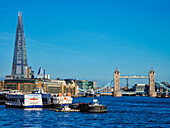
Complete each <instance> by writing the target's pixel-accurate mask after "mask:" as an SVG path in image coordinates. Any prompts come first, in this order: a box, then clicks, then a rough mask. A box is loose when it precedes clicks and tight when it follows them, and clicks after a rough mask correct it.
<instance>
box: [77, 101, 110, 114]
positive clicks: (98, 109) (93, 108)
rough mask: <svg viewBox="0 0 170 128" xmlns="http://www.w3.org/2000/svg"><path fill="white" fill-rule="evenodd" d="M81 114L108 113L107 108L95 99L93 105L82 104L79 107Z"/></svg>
mask: <svg viewBox="0 0 170 128" xmlns="http://www.w3.org/2000/svg"><path fill="white" fill-rule="evenodd" d="M78 109H80V112H89V113H105V112H107V106H105V105H100V104H99V103H98V100H97V99H93V104H92V103H88V104H86V103H81V104H79V105H78Z"/></svg>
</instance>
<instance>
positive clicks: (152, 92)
mask: <svg viewBox="0 0 170 128" xmlns="http://www.w3.org/2000/svg"><path fill="white" fill-rule="evenodd" d="M156 96H157V92H156V91H155V71H154V70H153V68H151V70H149V97H156Z"/></svg>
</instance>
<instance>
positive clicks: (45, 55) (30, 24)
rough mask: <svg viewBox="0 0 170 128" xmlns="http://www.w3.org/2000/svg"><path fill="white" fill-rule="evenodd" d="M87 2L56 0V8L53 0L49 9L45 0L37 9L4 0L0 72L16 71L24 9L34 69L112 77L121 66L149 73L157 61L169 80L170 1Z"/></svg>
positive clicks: (158, 75) (123, 71) (159, 70)
mask: <svg viewBox="0 0 170 128" xmlns="http://www.w3.org/2000/svg"><path fill="white" fill-rule="evenodd" d="M11 2H12V1H11ZM125 2H126V1H124V2H123V3H124V4H125ZM54 3H55V2H54ZM87 3H89V4H87ZM87 3H85V2H78V1H76V3H71V2H69V1H67V3H66V4H64V2H61V1H57V2H56V3H55V4H56V6H57V7H58V8H57V9H56V7H55V6H52V5H51V4H50V6H52V8H51V9H50V8H48V9H47V10H46V11H44V10H43V7H45V2H42V3H41V4H40V6H38V8H35V7H36V5H38V3H35V5H34V6H33V9H32V10H31V9H29V8H28V7H25V6H21V5H23V3H22V2H21V3H20V6H21V7H20V6H19V5H17V6H16V7H15V6H13V7H11V5H12V3H11V4H9V7H6V6H4V7H3V4H2V5H0V10H1V11H0V14H1V15H2V17H3V19H2V20H1V21H0V24H1V25H0V28H1V30H0V57H1V60H2V64H1V67H0V71H1V72H0V73H1V74H0V77H5V75H8V74H10V72H11V63H12V57H13V52H11V51H13V49H14V43H15V32H16V23H17V20H16V19H17V13H18V11H22V12H23V22H24V30H25V35H26V36H25V38H26V44H27V46H26V47H27V54H28V55H27V56H28V64H29V65H31V66H32V68H33V70H34V71H35V74H36V73H37V72H38V69H39V67H43V68H45V69H46V71H47V73H48V74H50V75H51V76H52V78H57V77H61V78H76V79H90V80H101V81H104V80H105V81H109V80H112V78H113V71H114V69H116V67H117V68H118V69H120V72H121V75H148V72H149V69H150V68H151V67H153V68H154V69H155V70H156V78H157V79H158V80H160V81H167V82H170V77H169V71H170V69H169V65H170V60H169V57H170V51H169V50H168V49H169V46H170V44H169V41H170V39H169V34H170V32H169V31H168V30H169V27H170V26H169V23H170V22H169V21H170V19H169V17H168V13H169V12H170V9H169V8H168V6H169V5H170V3H169V2H168V1H163V2H161V1H155V2H154V1H152V2H151V1H150V2H148V1H143V2H135V1H132V4H130V5H129V6H130V7H127V6H125V5H123V4H122V3H120V2H118V1H114V2H112V1H108V2H102V1H98V2H97V1H93V2H91V3H90V2H89V1H88V2H87ZM4 4H5V2H4ZM28 4H29V3H28ZM48 4H49V3H48ZM58 4H59V5H58ZM69 4H71V5H72V6H69ZM94 5H95V6H94ZM106 5H107V6H106ZM117 5H118V7H120V8H118V7H116V6H117ZM60 6H62V7H63V8H61V7H60ZM74 7H75V8H74ZM81 7H82V8H81ZM106 7H107V8H106ZM113 7H115V8H113ZM66 8H67V9H68V10H65V9H66ZM143 8H144V9H143ZM18 9H19V10H18ZM35 9H39V11H35ZM53 9H54V10H53ZM69 9H70V10H71V11H69ZM121 9H122V10H121ZM126 9H127V10H126ZM77 10H80V11H77ZM141 10H142V11H141ZM58 11H61V12H60V13H56V12H58ZM135 11H136V12H135ZM116 12H117V13H116ZM129 13H130V14H129ZM120 14H121V15H123V16H122V17H121V16H119V15H120ZM4 23H5V24H4ZM3 25H4V26H3Z"/></svg>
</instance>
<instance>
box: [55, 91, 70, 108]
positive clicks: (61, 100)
mask: <svg viewBox="0 0 170 128" xmlns="http://www.w3.org/2000/svg"><path fill="white" fill-rule="evenodd" d="M72 100H73V98H71V94H70V93H67V94H66V93H64V94H62V93H59V94H53V97H52V102H53V104H54V107H55V108H58V107H61V106H67V105H70V104H72Z"/></svg>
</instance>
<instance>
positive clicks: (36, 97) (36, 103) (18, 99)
mask: <svg viewBox="0 0 170 128" xmlns="http://www.w3.org/2000/svg"><path fill="white" fill-rule="evenodd" d="M6 98H7V100H6V103H5V105H6V107H16V108H42V107H43V103H42V95H41V94H19V93H17V94H7V97H6Z"/></svg>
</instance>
